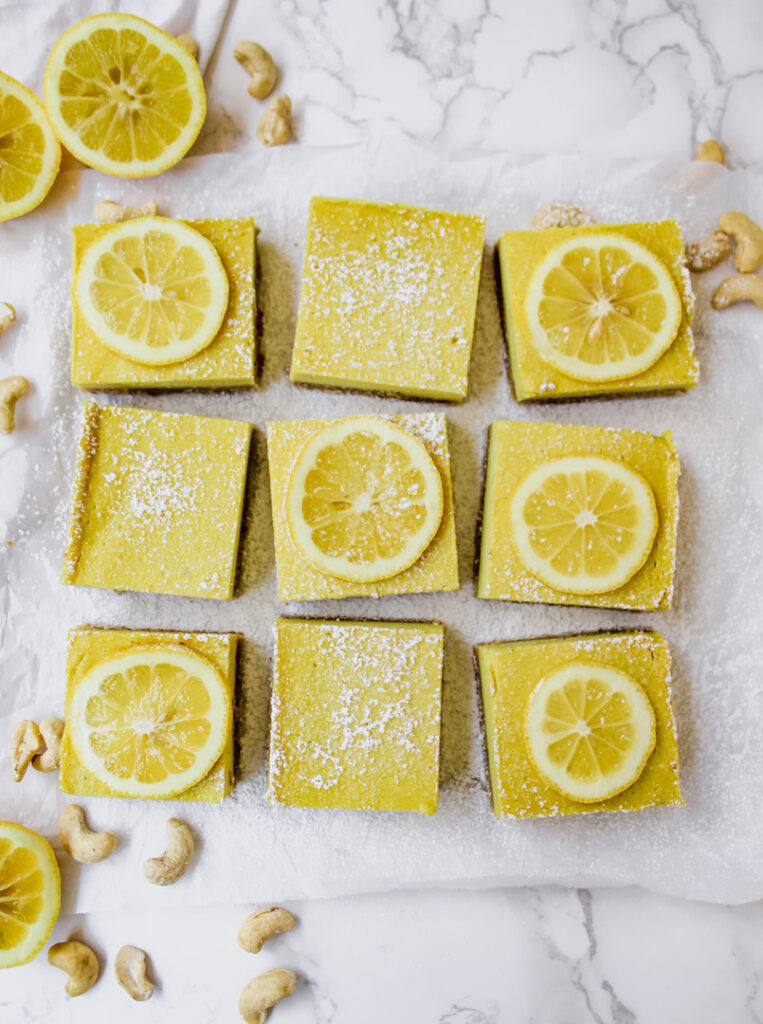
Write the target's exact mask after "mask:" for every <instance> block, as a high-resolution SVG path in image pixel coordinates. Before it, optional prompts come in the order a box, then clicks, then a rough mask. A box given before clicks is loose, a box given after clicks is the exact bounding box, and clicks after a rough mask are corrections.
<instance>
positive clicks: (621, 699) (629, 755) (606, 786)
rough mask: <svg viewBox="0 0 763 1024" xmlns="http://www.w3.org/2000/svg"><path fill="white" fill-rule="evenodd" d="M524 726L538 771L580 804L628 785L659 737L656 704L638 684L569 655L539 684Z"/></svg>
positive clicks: (602, 666) (595, 800) (529, 749)
mask: <svg viewBox="0 0 763 1024" xmlns="http://www.w3.org/2000/svg"><path fill="white" fill-rule="evenodd" d="M524 733H525V742H526V745H527V750H528V753H529V755H530V759H531V761H532V762H533V765H534V766H535V769H536V771H537V772H538V774H539V775H540V776H541V777H542V778H543V779H545V781H546V782H547V783H548V784H549V785H550V786H552V787H553V788H554V789H556V790H557V791H558V792H560V793H562V794H564V796H567V797H569V798H570V800H576V801H578V802H579V803H594V802H597V801H599V800H607V799H608V798H609V797H611V796H615V795H616V794H617V793H622V791H623V790H624V789H627V788H628V786H632V785H633V783H634V782H635V781H636V779H637V778H638V777H639V776H640V775H641V772H642V771H643V770H644V765H645V764H646V762H647V760H648V759H649V755H650V754H651V753H652V751H653V750H654V745H655V742H656V731H655V720H654V711H653V709H652V705H651V703H650V701H649V698H648V697H647V695H646V693H645V692H644V688H643V687H642V686H641V684H640V683H638V682H637V681H636V680H635V679H634V678H633V677H632V676H629V675H628V674H627V673H626V672H621V671H620V670H619V669H616V668H613V667H612V666H611V665H599V664H596V663H595V662H588V661H573V662H570V663H569V664H568V665H565V666H564V667H563V668H560V669H557V670H556V671H555V672H552V673H551V674H550V675H548V676H546V678H545V679H542V680H541V681H540V682H539V683H538V685H537V686H536V687H535V689H534V690H533V691H532V693H531V694H530V697H529V699H528V702H527V713H526V716H525V722H524Z"/></svg>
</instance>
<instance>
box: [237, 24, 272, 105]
mask: <svg viewBox="0 0 763 1024" xmlns="http://www.w3.org/2000/svg"><path fill="white" fill-rule="evenodd" d="M233 56H234V57H235V58H236V60H237V61H238V62H239V64H240V65H241V66H242V68H244V69H245V70H246V71H248V72H249V74H250V76H251V79H252V80H251V82H250V83H249V85H248V86H247V92H248V93H249V95H250V96H254V98H255V99H256V100H264V99H265V97H266V96H269V95H270V94H271V92H272V91H273V89H274V88H275V84H276V79H277V78H278V69H277V68H276V66H275V64H274V63H273V58H272V57H271V56H270V54H269V53H268V51H267V50H266V49H265V48H264V47H263V46H260V44H259V43H253V42H252V41H251V40H249V39H244V40H243V41H242V42H240V43H236V45H235V46H234V47H233Z"/></svg>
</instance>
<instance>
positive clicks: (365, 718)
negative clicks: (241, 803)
mask: <svg viewBox="0 0 763 1024" xmlns="http://www.w3.org/2000/svg"><path fill="white" fill-rule="evenodd" d="M442 659H443V627H442V626H441V625H440V624H439V623H436V622H350V621H342V620H327V619H290V618H282V619H279V620H278V621H277V623H276V627H275V654H274V657H273V692H272V700H271V726H270V773H269V794H270V799H271V801H272V802H273V803H276V804H282V805H284V806H288V807H321V808H347V809H357V810H376V811H420V812H421V813H423V814H434V813H435V811H436V810H437V788H438V773H439V752H440V698H441V687H442Z"/></svg>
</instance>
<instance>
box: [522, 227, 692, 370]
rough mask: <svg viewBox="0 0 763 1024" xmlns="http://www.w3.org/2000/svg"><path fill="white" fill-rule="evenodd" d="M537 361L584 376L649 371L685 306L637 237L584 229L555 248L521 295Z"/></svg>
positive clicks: (666, 272) (670, 339) (669, 277)
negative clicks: (592, 231)
mask: <svg viewBox="0 0 763 1024" xmlns="http://www.w3.org/2000/svg"><path fill="white" fill-rule="evenodd" d="M525 308H526V312H527V320H528V323H529V326H530V333H531V336H532V340H533V344H534V345H535V348H536V349H537V351H538V354H539V355H540V357H541V359H543V360H544V361H545V362H547V363H550V364H551V366H554V367H555V368H556V369H557V370H560V371H561V372H562V373H564V374H566V375H567V376H568V377H573V378H574V379H575V380H584V381H609V380H623V379H624V378H625V377H636V376H638V374H640V373H643V372H644V371H645V370H648V369H649V367H650V366H652V365H653V364H654V363H656V362H657V360H658V359H659V358H660V356H661V355H662V354H663V352H665V351H666V350H667V349H668V348H669V347H670V346H671V345H672V343H673V340H674V339H675V337H676V335H677V334H678V329H679V327H680V326H681V319H682V317H683V306H682V304H681V297H680V295H679V294H678V289H677V288H676V284H675V281H674V280H673V276H672V275H671V273H670V271H669V270H668V268H667V267H666V266H665V264H664V263H662V262H661V261H660V260H659V259H658V258H657V257H656V256H655V255H654V253H653V252H650V250H649V249H647V248H646V246H644V245H641V244H640V243H639V242H634V241H632V240H631V239H630V238H626V237H625V236H624V235H617V234H614V233H602V234H587V235H583V236H582V237H580V236H579V237H577V238H571V239H569V240H568V241H566V242H562V243H561V245H558V246H556V247H555V248H554V249H552V251H551V252H550V253H549V254H548V255H547V256H546V258H545V259H544V260H543V262H542V263H541V264H540V266H539V267H538V268H537V270H536V271H535V273H534V274H533V277H532V280H531V281H530V286H529V288H528V292H527V299H526V307H525Z"/></svg>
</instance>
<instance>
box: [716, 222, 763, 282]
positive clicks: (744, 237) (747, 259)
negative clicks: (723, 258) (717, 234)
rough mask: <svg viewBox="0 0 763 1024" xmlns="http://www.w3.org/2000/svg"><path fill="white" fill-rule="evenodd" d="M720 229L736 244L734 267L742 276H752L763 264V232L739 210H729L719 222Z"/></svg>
mask: <svg viewBox="0 0 763 1024" xmlns="http://www.w3.org/2000/svg"><path fill="white" fill-rule="evenodd" d="M718 227H719V228H720V229H721V231H725V232H726V234H727V235H731V237H732V238H733V239H734V241H735V242H736V246H737V247H736V252H735V253H734V266H735V267H736V268H737V270H738V271H739V273H740V274H750V273H752V271H753V270H757V269H758V267H759V266H760V265H761V263H763V230H761V228H760V227H759V226H758V225H757V224H756V223H755V221H754V220H752V218H751V217H748V216H747V214H746V213H740V212H739V210H729V211H728V213H724V214H723V216H722V217H720V218H719V220H718Z"/></svg>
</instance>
